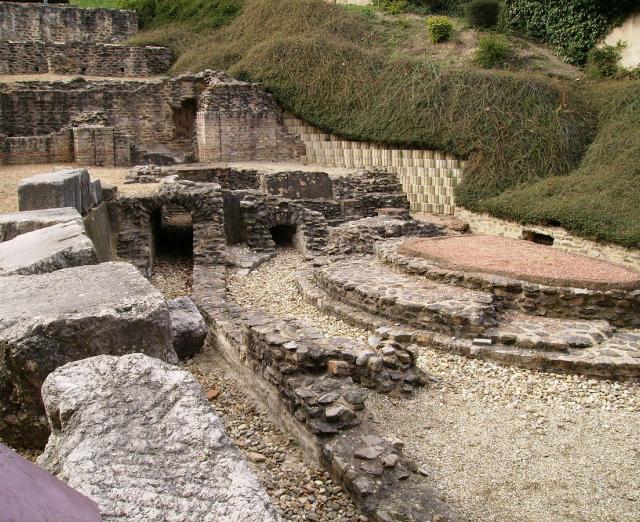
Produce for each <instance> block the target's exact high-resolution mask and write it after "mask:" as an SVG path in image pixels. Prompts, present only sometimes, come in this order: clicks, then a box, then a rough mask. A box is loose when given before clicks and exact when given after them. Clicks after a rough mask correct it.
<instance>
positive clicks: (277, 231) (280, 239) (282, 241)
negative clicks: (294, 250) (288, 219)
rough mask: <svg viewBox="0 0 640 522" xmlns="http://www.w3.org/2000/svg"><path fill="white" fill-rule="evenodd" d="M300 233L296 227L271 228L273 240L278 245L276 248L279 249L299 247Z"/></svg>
mask: <svg viewBox="0 0 640 522" xmlns="http://www.w3.org/2000/svg"><path fill="white" fill-rule="evenodd" d="M297 231H298V227H296V226H295V225H276V226H274V227H271V229H270V232H271V238H272V239H273V242H274V243H275V244H276V247H279V248H285V247H288V248H291V247H297V244H296V233H297Z"/></svg>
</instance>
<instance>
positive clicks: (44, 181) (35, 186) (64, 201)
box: [18, 169, 91, 214]
mask: <svg viewBox="0 0 640 522" xmlns="http://www.w3.org/2000/svg"><path fill="white" fill-rule="evenodd" d="M90 183H91V181H90V178H89V172H88V171H87V169H66V170H59V171H54V172H47V173H45V174H39V175H37V176H32V177H30V178H27V179H24V180H22V181H21V182H20V184H19V185H18V208H19V209H20V210H39V209H44V208H60V207H74V208H75V209H76V210H77V211H78V212H80V213H81V214H84V213H85V212H86V211H87V210H88V209H89V208H90V205H91V192H90V188H89V185H90Z"/></svg>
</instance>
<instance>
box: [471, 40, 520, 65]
mask: <svg viewBox="0 0 640 522" xmlns="http://www.w3.org/2000/svg"><path fill="white" fill-rule="evenodd" d="M512 57H513V51H512V50H511V46H510V45H509V41H508V40H507V39H506V37H504V36H502V35H499V34H487V35H484V36H482V37H480V41H479V42H478V48H477V49H476V54H475V62H476V63H477V64H478V65H479V66H480V67H483V68H484V69H502V68H504V67H506V66H507V65H508V64H509V61H510V60H511V58H512Z"/></svg>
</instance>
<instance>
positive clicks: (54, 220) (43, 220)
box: [0, 207, 82, 243]
mask: <svg viewBox="0 0 640 522" xmlns="http://www.w3.org/2000/svg"><path fill="white" fill-rule="evenodd" d="M73 220H75V221H77V222H78V223H81V222H82V221H81V217H80V213H79V212H78V211H77V210H76V209H75V208H71V207H66V208H51V209H43V210H30V211H25V212H14V213H12V214H0V243H1V242H3V241H9V240H10V239H13V238H14V237H16V236H19V235H20V234H25V233H27V232H33V231H34V230H38V229H40V228H45V227H50V226H51V225H57V224H58V223H66V222H68V221H73Z"/></svg>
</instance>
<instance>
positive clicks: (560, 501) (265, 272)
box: [229, 250, 640, 521]
mask: <svg viewBox="0 0 640 522" xmlns="http://www.w3.org/2000/svg"><path fill="white" fill-rule="evenodd" d="M301 264H302V257H301V256H300V254H298V253H297V252H295V251H293V250H284V251H280V252H279V255H278V256H277V257H276V258H275V259H274V260H272V261H270V262H268V263H266V264H264V265H262V266H261V267H260V268H259V269H258V270H256V271H254V272H252V273H251V274H250V275H249V276H233V277H232V278H231V280H230V285H229V294H230V297H232V298H233V299H235V300H236V301H237V302H239V303H241V304H244V305H250V306H256V307H261V308H263V309H266V310H268V311H269V312H270V313H272V314H275V315H280V316H295V317H299V318H305V319H306V320H307V321H308V322H310V323H311V324H314V325H316V326H318V327H319V328H321V329H323V330H324V331H325V332H326V333H327V334H329V335H341V336H348V337H353V338H360V339H362V340H364V339H365V338H366V337H367V334H366V332H363V331H362V330H359V329H357V328H353V327H351V326H349V325H347V324H345V323H344V322H342V321H340V320H337V319H334V318H332V317H328V316H326V315H324V314H322V313H321V312H319V311H318V310H317V309H315V308H314V307H312V306H311V305H308V304H305V303H304V302H302V300H301V298H300V297H299V295H298V293H297V290H296V288H295V282H294V281H295V280H294V274H295V271H296V270H297V269H298V268H299V267H300V266H301ZM419 364H420V365H421V366H422V367H423V368H424V369H425V370H426V371H427V372H429V373H430V374H431V375H432V376H434V377H435V378H436V382H435V383H433V384H432V385H430V387H429V389H427V390H423V391H420V392H418V393H417V394H416V395H415V396H414V397H413V398H412V399H409V400H407V399H389V398H388V397H385V396H382V395H378V394H375V393H372V394H371V395H370V399H369V401H368V405H367V407H368V411H369V412H370V414H371V416H372V420H373V421H374V422H376V423H377V424H378V425H379V426H380V429H381V431H382V432H386V433H389V434H391V435H395V436H398V437H400V438H402V439H403V440H404V441H405V442H406V444H407V447H406V451H407V452H408V453H409V454H411V455H412V456H413V457H414V458H416V460H418V461H419V462H420V463H421V464H424V465H426V466H427V467H428V468H429V469H430V470H431V472H432V475H433V477H432V478H433V479H434V482H435V483H436V484H438V485H439V487H440V488H441V489H442V491H443V492H444V494H445V495H446V497H447V498H448V499H449V501H450V502H451V503H452V504H453V505H455V506H456V507H458V509H459V510H460V511H461V512H462V513H463V514H464V515H465V517H466V518H468V519H469V520H477V521H505V520H518V521H547V520H549V521H551V520H554V521H556V520H589V521H591V520H593V521H602V520H617V521H632V520H633V521H635V520H639V519H640V466H639V464H640V433H639V432H638V426H640V385H638V384H631V383H615V382H609V381H601V380H594V379H587V378H583V377H579V376H565V375H556V374H548V373H541V372H531V371H527V370H521V369H518V368H507V367H501V366H497V365H494V364H491V363H486V362H483V361H478V360H472V359H467V358H465V357H460V356H455V355H452V354H448V353H444V352H439V351H437V350H429V349H424V350H423V353H422V355H421V357H420V361H419Z"/></svg>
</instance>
